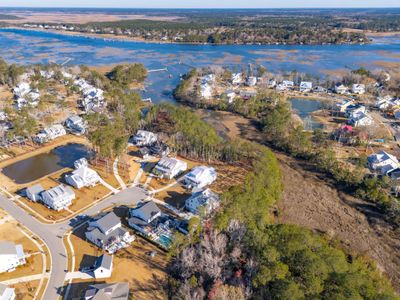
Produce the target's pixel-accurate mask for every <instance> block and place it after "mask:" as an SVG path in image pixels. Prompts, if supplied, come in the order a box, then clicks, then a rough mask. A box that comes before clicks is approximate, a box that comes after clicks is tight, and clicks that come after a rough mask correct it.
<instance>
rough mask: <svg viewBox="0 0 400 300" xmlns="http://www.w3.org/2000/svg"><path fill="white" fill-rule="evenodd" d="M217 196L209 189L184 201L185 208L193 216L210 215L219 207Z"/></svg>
mask: <svg viewBox="0 0 400 300" xmlns="http://www.w3.org/2000/svg"><path fill="white" fill-rule="evenodd" d="M219 203H220V202H219V196H218V195H217V194H216V193H214V192H212V191H211V190H210V189H206V190H204V191H200V192H196V193H194V194H193V195H192V196H191V197H190V198H188V199H186V201H185V208H186V209H187V210H188V211H190V212H191V213H194V214H200V213H202V212H203V213H205V214H206V215H208V214H210V213H211V212H212V211H213V210H215V209H216V208H218V206H219Z"/></svg>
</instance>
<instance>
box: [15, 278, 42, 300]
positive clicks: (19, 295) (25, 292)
mask: <svg viewBox="0 0 400 300" xmlns="http://www.w3.org/2000/svg"><path fill="white" fill-rule="evenodd" d="M39 282H40V281H39V280H35V281H29V282H23V283H18V284H13V285H11V286H10V287H12V288H14V289H15V294H16V297H15V299H16V300H31V299H34V296H35V292H36V289H37V288H38V286H39Z"/></svg>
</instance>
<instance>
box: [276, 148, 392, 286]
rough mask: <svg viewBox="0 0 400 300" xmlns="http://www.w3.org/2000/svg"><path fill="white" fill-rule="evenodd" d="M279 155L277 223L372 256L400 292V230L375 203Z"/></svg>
mask: <svg viewBox="0 0 400 300" xmlns="http://www.w3.org/2000/svg"><path fill="white" fill-rule="evenodd" d="M278 158H279V160H280V162H281V168H282V171H283V172H282V173H283V179H284V180H283V182H284V183H285V192H284V196H283V199H282V200H281V201H280V203H279V205H278V206H279V212H280V213H279V217H278V218H277V222H280V223H290V224H297V225H300V226H304V227H308V228H311V229H314V230H316V231H318V232H324V233H327V234H328V235H329V236H332V237H337V238H339V239H340V240H341V242H342V243H343V245H344V247H345V248H346V249H347V250H349V251H350V252H352V251H355V252H356V253H359V254H367V255H368V256H370V257H371V258H373V259H374V260H375V261H376V262H377V264H378V267H379V268H380V269H381V270H384V271H385V272H386V274H387V275H388V276H389V278H390V279H391V280H392V282H393V285H394V287H395V288H396V289H397V291H400V253H399V251H398V249H400V240H399V238H398V237H399V234H400V232H399V231H397V232H396V231H395V230H391V229H390V228H389V226H388V225H387V224H386V223H385V222H384V221H382V216H381V215H380V213H379V212H378V211H377V210H376V208H375V207H374V206H373V205H370V204H369V203H367V202H365V201H362V200H360V199H356V198H354V197H351V196H349V195H346V194H344V193H341V192H339V191H338V190H337V189H335V188H334V187H331V186H329V185H328V184H327V183H326V182H325V181H324V180H321V179H320V178H318V174H314V173H312V172H310V171H305V170H304V165H303V166H302V164H301V163H299V162H298V161H296V160H294V159H292V158H289V157H287V156H285V155H281V154H279V155H278Z"/></svg>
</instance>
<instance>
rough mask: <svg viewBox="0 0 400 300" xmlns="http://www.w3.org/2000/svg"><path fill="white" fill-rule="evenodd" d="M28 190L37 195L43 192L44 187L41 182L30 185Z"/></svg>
mask: <svg viewBox="0 0 400 300" xmlns="http://www.w3.org/2000/svg"><path fill="white" fill-rule="evenodd" d="M26 191H27V192H28V191H29V192H30V193H31V194H32V195H35V194H39V193H41V192H43V191H44V188H43V187H42V186H41V185H40V184H35V185H33V186H30V187H28V188H27V189H26Z"/></svg>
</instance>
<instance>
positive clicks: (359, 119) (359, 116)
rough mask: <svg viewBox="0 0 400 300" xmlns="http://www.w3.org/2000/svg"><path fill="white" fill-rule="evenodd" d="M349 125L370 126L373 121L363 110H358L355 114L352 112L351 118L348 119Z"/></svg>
mask: <svg viewBox="0 0 400 300" xmlns="http://www.w3.org/2000/svg"><path fill="white" fill-rule="evenodd" d="M349 123H350V125H353V126H354V127H359V126H370V125H372V124H373V123H374V120H373V119H372V117H371V116H370V115H369V114H367V113H364V112H359V113H356V114H352V117H351V119H350V120H349Z"/></svg>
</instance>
